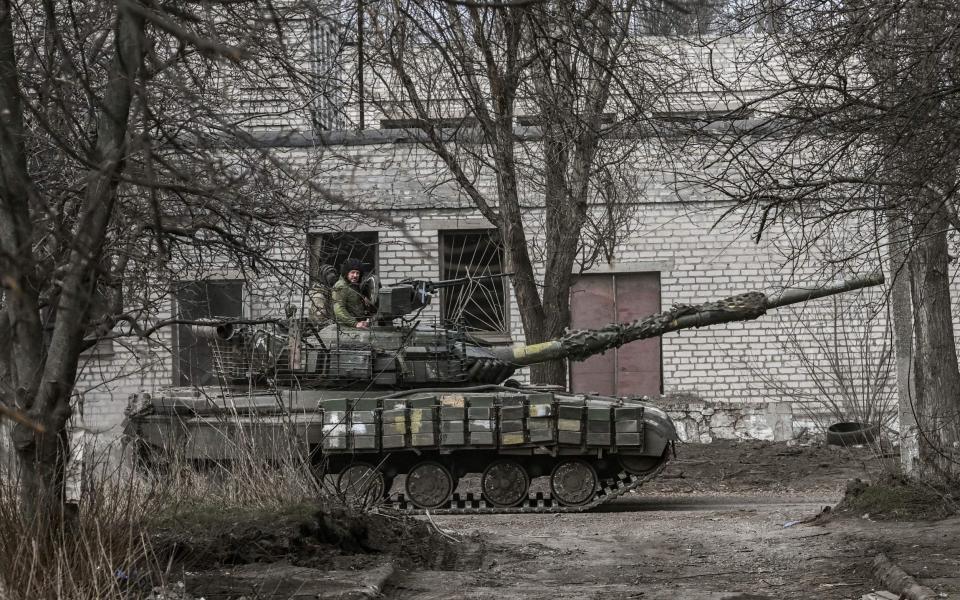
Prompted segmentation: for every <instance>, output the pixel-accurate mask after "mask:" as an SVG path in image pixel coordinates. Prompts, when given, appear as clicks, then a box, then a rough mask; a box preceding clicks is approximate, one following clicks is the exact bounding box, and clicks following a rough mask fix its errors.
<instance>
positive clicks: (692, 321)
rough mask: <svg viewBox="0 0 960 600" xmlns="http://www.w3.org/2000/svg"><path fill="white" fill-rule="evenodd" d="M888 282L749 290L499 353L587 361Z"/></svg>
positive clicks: (519, 361) (515, 361)
mask: <svg viewBox="0 0 960 600" xmlns="http://www.w3.org/2000/svg"><path fill="white" fill-rule="evenodd" d="M883 281H884V280H883V274H881V273H874V274H872V275H869V276H866V277H857V278H853V279H848V280H846V281H843V282H840V283H834V284H830V285H826V286H823V287H818V288H800V287H797V288H787V289H785V290H783V291H782V292H779V293H777V294H772V295H770V296H767V295H766V294H764V293H762V292H748V293H745V294H739V295H736V296H731V297H729V298H724V299H723V300H720V301H717V302H706V303H704V304H698V305H693V306H691V305H677V306H674V307H672V308H671V309H669V310H666V311H663V312H659V313H655V314H653V315H650V316H648V317H644V318H642V319H638V320H636V321H633V322H632V323H624V324H620V323H612V324H610V325H607V326H606V327H602V328H600V329H587V330H578V331H571V332H569V333H567V334H566V335H564V336H563V337H562V338H560V339H556V340H551V341H548V342H543V343H540V344H530V345H526V346H519V347H513V348H497V349H495V350H494V354H495V355H496V358H497V359H499V360H501V361H503V362H505V363H507V364H509V365H512V366H514V367H522V366H526V365H532V364H535V363H540V362H545V361H549V360H556V359H561V358H569V359H571V360H583V359H585V358H587V357H590V356H593V355H595V354H600V353H602V352H606V351H607V350H611V349H613V348H619V347H620V346H622V345H623V344H626V343H629V342H633V341H636V340H643V339H648V338H652V337H659V336H662V335H664V334H666V333H670V332H671V331H679V330H681V329H690V328H693V327H704V326H707V325H718V324H720V323H730V322H733V321H750V320H753V319H756V318H757V317H759V316H761V315H763V314H765V313H766V312H767V310H769V309H774V308H779V307H781V306H787V305H790V304H796V303H798V302H806V301H807V300H814V299H816V298H823V297H825V296H832V295H835V294H842V293H844V292H849V291H853V290H857V289H860V288H865V287H870V286H875V285H880V284H882V283H883Z"/></svg>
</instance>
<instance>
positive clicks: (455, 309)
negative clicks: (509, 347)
mask: <svg viewBox="0 0 960 600" xmlns="http://www.w3.org/2000/svg"><path fill="white" fill-rule="evenodd" d="M440 246H441V256H442V262H441V278H442V279H459V278H462V277H479V276H482V275H496V274H499V273H503V272H504V268H503V266H504V256H503V245H502V244H501V243H500V239H499V236H498V235H497V233H496V231H495V230H481V231H446V232H441V234H440ZM506 285H507V284H506V278H502V277H495V278H491V279H485V280H482V281H470V282H468V283H466V284H464V285H462V286H457V287H452V288H445V289H443V290H441V294H440V299H441V309H440V312H441V317H442V318H443V319H444V321H446V322H448V323H449V324H451V325H454V326H457V327H463V328H464V329H467V330H472V331H498V332H506V331H508V330H509V327H508V320H507V290H506Z"/></svg>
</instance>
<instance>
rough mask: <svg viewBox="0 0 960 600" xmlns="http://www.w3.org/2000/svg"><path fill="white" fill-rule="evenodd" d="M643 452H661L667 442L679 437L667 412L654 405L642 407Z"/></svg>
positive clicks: (657, 453)
mask: <svg viewBox="0 0 960 600" xmlns="http://www.w3.org/2000/svg"><path fill="white" fill-rule="evenodd" d="M643 436H644V449H643V450H644V452H643V453H644V454H656V455H660V454H663V451H664V450H665V449H666V447H667V444H669V443H670V442H674V441H677V440H679V439H680V436H679V435H677V429H676V427H674V425H673V420H671V419H670V417H669V416H667V413H666V412H664V411H663V410H660V409H659V408H656V407H654V406H650V405H646V406H644V408H643Z"/></svg>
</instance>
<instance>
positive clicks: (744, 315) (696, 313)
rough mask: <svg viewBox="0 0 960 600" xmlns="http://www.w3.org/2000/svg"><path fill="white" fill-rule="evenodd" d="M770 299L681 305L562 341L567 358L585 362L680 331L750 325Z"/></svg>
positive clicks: (757, 295) (749, 296)
mask: <svg viewBox="0 0 960 600" xmlns="http://www.w3.org/2000/svg"><path fill="white" fill-rule="evenodd" d="M766 305H767V296H766V294H763V293H761V292H748V293H746V294H739V295H736V296H730V297H729V298H724V299H723V300H719V301H716V302H705V303H703V304H696V305H687V304H677V305H674V306H673V307H672V308H671V309H670V310H666V311H663V312H660V313H657V314H655V315H651V316H649V317H646V318H643V319H639V320H637V321H634V322H632V323H626V324H620V323H611V324H610V325H607V326H606V327H602V328H600V329H585V330H584V329H581V330H576V331H570V332H568V333H567V334H566V335H565V336H563V337H562V338H561V339H560V344H561V346H562V347H563V351H564V355H565V356H567V357H568V358H570V359H571V360H583V359H585V358H588V357H590V356H593V355H594V354H597V353H600V352H605V351H607V350H610V349H613V348H619V347H620V346H622V345H624V344H626V343H628V342H632V341H635V340H643V339H647V338H652V337H658V336H661V335H663V334H665V333H669V332H671V331H676V330H678V329H688V328H691V327H703V326H705V325H714V324H717V323H727V322H730V321H749V320H752V319H756V318H757V317H759V316H761V315H763V314H764V313H765V312H766V310H767V309H766Z"/></svg>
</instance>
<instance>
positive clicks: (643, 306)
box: [570, 273, 662, 396]
mask: <svg viewBox="0 0 960 600" xmlns="http://www.w3.org/2000/svg"><path fill="white" fill-rule="evenodd" d="M570 310H571V328H574V329H588V328H597V327H603V326H604V325H606V324H608V323H613V322H620V323H625V322H629V321H633V320H635V319H638V318H640V317H644V316H646V315H649V314H652V313H655V312H658V311H659V310H660V274H659V273H623V274H616V275H584V276H581V277H580V278H578V280H577V281H576V283H574V285H573V289H572V290H571V295H570ZM570 387H571V389H572V390H573V391H575V392H596V393H599V394H610V395H614V396H629V395H635V394H647V395H656V394H659V393H660V391H661V389H662V387H661V356H660V339H659V338H654V339H650V340H642V341H637V342H631V343H629V344H627V345H625V346H623V347H621V348H619V349H617V350H612V351H610V352H607V353H606V354H602V355H598V356H593V357H590V358H588V359H587V360H585V361H579V362H571V363H570Z"/></svg>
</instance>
